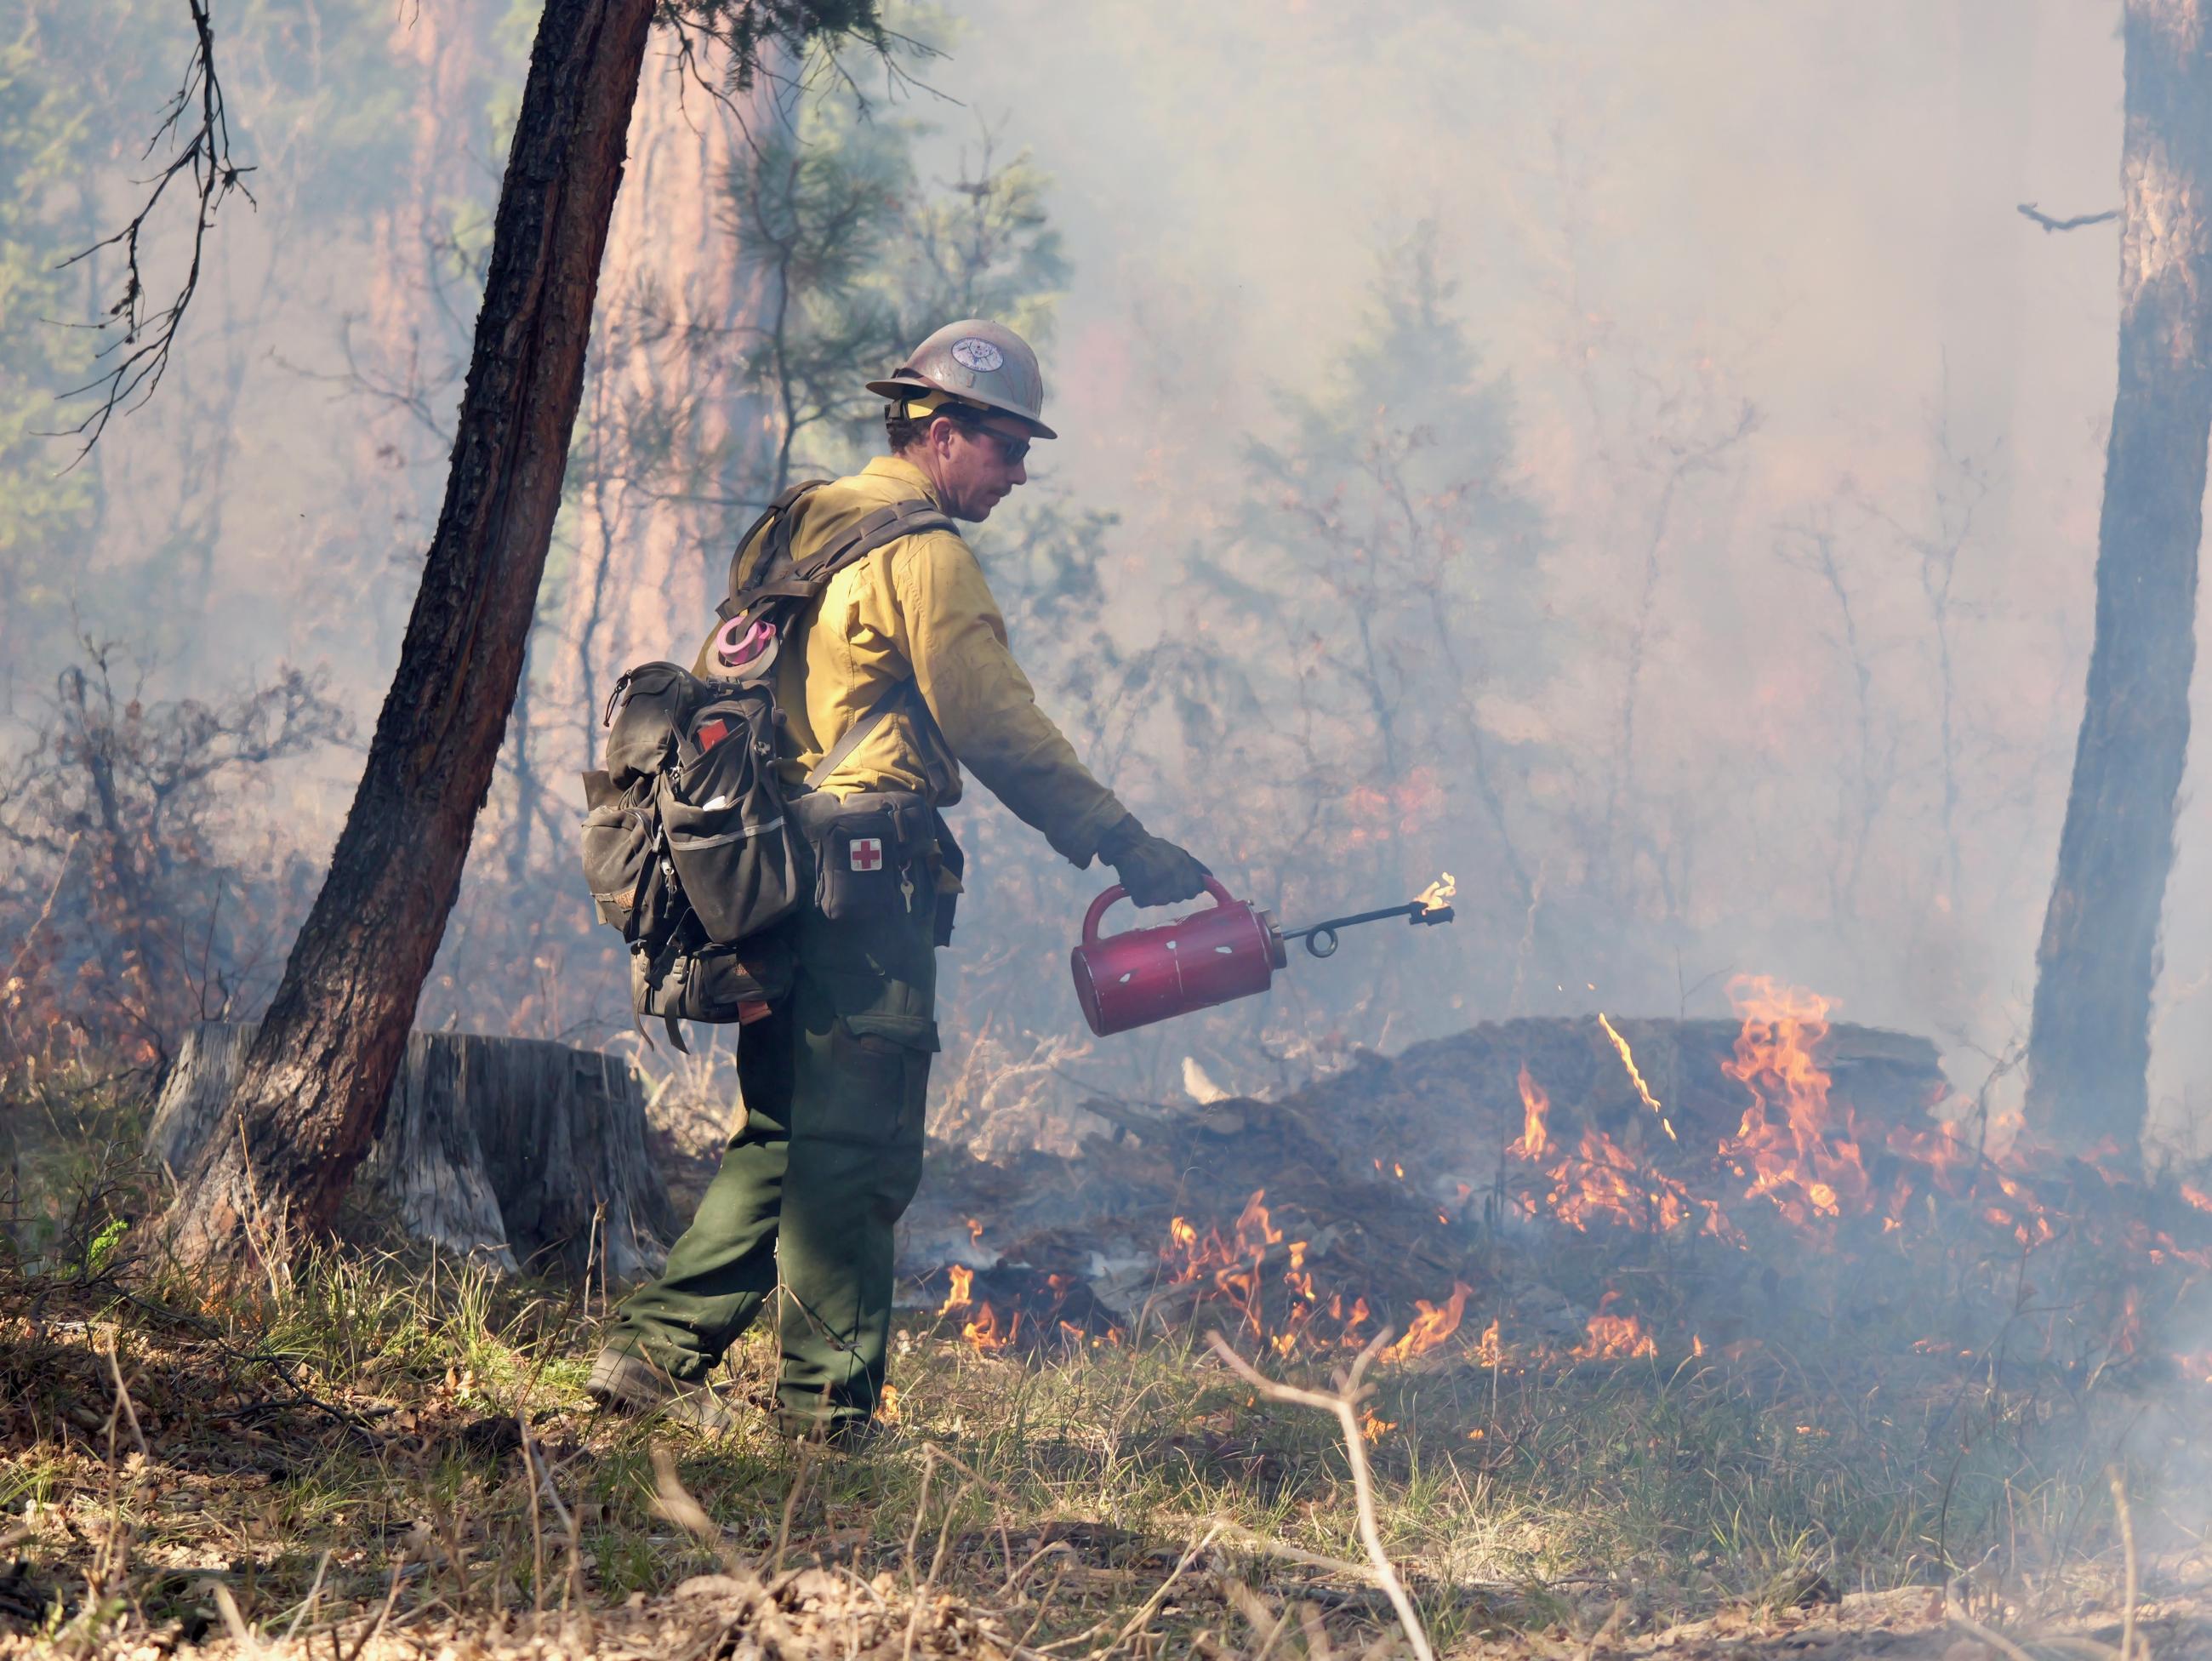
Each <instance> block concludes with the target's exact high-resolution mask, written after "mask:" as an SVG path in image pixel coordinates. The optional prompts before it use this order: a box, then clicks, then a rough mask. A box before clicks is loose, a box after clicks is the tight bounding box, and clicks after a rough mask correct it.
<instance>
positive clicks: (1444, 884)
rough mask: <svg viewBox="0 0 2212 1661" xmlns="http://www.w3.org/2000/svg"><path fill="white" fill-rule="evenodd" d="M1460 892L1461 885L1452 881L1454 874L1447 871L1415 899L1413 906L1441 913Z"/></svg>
mask: <svg viewBox="0 0 2212 1661" xmlns="http://www.w3.org/2000/svg"><path fill="white" fill-rule="evenodd" d="M1458 892H1459V885H1458V884H1457V883H1455V882H1454V881H1453V880H1452V873H1450V872H1449V871H1447V872H1445V873H1443V875H1442V876H1441V877H1438V878H1437V879H1436V880H1435V881H1434V882H1432V883H1431V884H1430V885H1428V886H1427V887H1426V888H1424V889H1423V890H1422V891H1420V893H1419V895H1418V896H1417V897H1415V898H1414V901H1413V904H1416V905H1418V906H1419V907H1420V908H1421V910H1424V911H1441V910H1443V909H1444V907H1446V906H1447V905H1449V904H1451V902H1452V897H1453V896H1454V895H1455V894H1457V893H1458Z"/></svg>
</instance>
